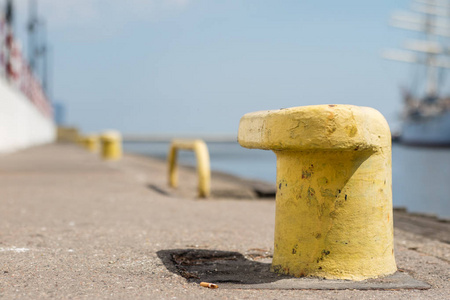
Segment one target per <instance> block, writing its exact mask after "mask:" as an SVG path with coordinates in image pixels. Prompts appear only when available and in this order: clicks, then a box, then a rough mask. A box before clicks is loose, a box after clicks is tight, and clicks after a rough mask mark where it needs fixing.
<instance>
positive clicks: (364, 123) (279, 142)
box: [238, 105, 397, 280]
mask: <svg viewBox="0 0 450 300" xmlns="http://www.w3.org/2000/svg"><path fill="white" fill-rule="evenodd" d="M238 140H239V143H240V144H241V145H242V146H243V147H247V148H260V149H267V150H268V149H270V150H273V151H274V152H275V154H276V156H277V195H276V216H275V243H274V244H275V245H274V256H273V262H272V267H271V269H272V271H273V272H276V273H281V274H289V275H293V276H296V277H302V276H318V277H324V278H329V279H350V280H364V279H367V278H376V277H380V276H385V275H390V274H393V273H394V272H395V271H396V270H397V267H396V264H395V258H394V243H393V222H392V180H391V177H392V176H391V174H392V173H391V172H392V171H391V169H392V168H391V134H390V130H389V126H388V124H387V122H386V120H385V119H384V118H383V116H382V115H381V114H380V113H379V112H378V111H376V110H374V109H372V108H368V107H357V106H351V105H316V106H305V107H295V108H289V109H281V110H273V111H261V112H254V113H249V114H246V115H244V116H243V117H242V119H241V122H240V125H239V136H238Z"/></svg>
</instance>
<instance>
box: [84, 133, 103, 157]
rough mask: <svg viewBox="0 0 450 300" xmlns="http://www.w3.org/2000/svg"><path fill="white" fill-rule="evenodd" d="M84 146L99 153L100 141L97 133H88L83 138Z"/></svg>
mask: <svg viewBox="0 0 450 300" xmlns="http://www.w3.org/2000/svg"><path fill="white" fill-rule="evenodd" d="M82 141H83V142H82V143H83V146H84V147H85V148H86V149H87V150H88V151H89V152H92V153H97V152H98V151H99V148H100V142H99V138H98V136H97V135H88V136H85V137H83V138H82Z"/></svg>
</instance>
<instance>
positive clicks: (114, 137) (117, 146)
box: [100, 131, 122, 160]
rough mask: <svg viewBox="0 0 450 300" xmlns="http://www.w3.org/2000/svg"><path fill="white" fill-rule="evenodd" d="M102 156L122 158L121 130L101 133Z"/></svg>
mask: <svg viewBox="0 0 450 300" xmlns="http://www.w3.org/2000/svg"><path fill="white" fill-rule="evenodd" d="M100 140H101V143H102V157H103V158H104V159H106V160H118V159H120V158H122V137H121V135H120V133H119V132H116V131H107V132H105V133H103V134H102V135H101V138H100Z"/></svg>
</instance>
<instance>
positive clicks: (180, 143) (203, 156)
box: [168, 140, 211, 198]
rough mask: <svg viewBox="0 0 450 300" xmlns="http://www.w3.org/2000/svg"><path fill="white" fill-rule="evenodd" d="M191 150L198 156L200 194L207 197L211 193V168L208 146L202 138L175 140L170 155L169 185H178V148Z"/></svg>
mask: <svg viewBox="0 0 450 300" xmlns="http://www.w3.org/2000/svg"><path fill="white" fill-rule="evenodd" d="M180 149H181V150H191V151H194V152H195V156H196V158H197V173H198V196H199V197H200V198H207V197H208V196H209V195H210V193H211V170H210V165H209V152H208V147H207V146H206V144H205V142H203V141H202V140H173V141H172V143H171V145H170V149H169V155H168V163H169V185H170V186H171V187H177V186H178V167H177V154H178V150H180Z"/></svg>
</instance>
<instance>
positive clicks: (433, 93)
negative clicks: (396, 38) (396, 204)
mask: <svg viewBox="0 0 450 300" xmlns="http://www.w3.org/2000/svg"><path fill="white" fill-rule="evenodd" d="M390 25H391V26H394V27H397V28H401V29H406V30H410V31H415V32H417V33H418V34H419V35H420V38H419V39H411V40H407V41H406V42H405V43H404V45H403V49H397V50H387V51H385V53H384V55H383V56H384V57H385V58H387V59H391V60H396V61H402V62H406V63H410V64H413V65H414V66H415V68H416V70H415V72H418V73H416V74H414V75H416V76H417V75H418V76H419V77H418V78H416V80H415V81H414V82H413V83H412V86H411V87H409V88H408V89H404V90H403V91H402V96H403V100H404V111H403V116H402V117H403V123H402V131H401V134H400V136H399V141H400V142H401V143H404V144H413V145H429V146H450V93H449V91H448V90H447V91H446V88H447V89H448V85H446V78H445V76H446V75H448V74H446V73H448V69H450V1H449V0H414V1H412V3H411V7H410V10H409V11H404V12H401V13H396V14H394V15H393V16H392V18H391V24H390ZM447 82H448V79H447Z"/></svg>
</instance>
